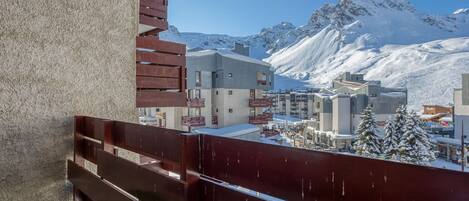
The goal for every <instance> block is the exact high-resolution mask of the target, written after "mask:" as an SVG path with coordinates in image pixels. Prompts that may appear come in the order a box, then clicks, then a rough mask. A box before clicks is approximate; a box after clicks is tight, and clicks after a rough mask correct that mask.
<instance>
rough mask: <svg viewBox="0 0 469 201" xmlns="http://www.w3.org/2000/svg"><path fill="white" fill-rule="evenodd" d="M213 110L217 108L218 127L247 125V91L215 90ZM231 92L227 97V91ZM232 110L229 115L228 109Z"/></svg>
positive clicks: (248, 112) (248, 110) (248, 111)
mask: <svg viewBox="0 0 469 201" xmlns="http://www.w3.org/2000/svg"><path fill="white" fill-rule="evenodd" d="M216 90H218V95H215V99H214V100H215V101H214V104H215V108H218V113H217V116H218V127H226V126H231V125H235V124H245V123H249V114H250V108H249V98H250V96H249V89H220V88H218V89H215V91H216ZM230 90H231V91H233V94H232V95H229V91H230ZM230 108H231V109H233V112H232V113H230V112H229V109H230Z"/></svg>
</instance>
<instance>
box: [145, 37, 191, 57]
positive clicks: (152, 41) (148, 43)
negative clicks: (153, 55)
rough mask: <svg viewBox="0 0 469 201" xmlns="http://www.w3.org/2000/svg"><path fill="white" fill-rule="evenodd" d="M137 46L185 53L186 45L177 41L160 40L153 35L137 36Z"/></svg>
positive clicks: (158, 50)
mask: <svg viewBox="0 0 469 201" xmlns="http://www.w3.org/2000/svg"><path fill="white" fill-rule="evenodd" d="M136 45H137V48H145V49H150V50H154V51H157V52H163V53H169V54H177V55H185V54H186V46H185V45H183V44H179V43H173V42H168V41H161V40H158V39H157V38H155V37H148V36H146V37H142V36H140V37H137V41H136Z"/></svg>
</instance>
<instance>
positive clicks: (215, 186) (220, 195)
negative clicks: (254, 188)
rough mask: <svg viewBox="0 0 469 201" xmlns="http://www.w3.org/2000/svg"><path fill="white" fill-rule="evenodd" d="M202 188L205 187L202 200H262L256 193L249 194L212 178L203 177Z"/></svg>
mask: <svg viewBox="0 0 469 201" xmlns="http://www.w3.org/2000/svg"><path fill="white" fill-rule="evenodd" d="M200 183H201V185H202V186H201V187H202V188H201V189H205V190H204V191H202V192H200V193H202V197H203V199H202V201H238V200H244V201H261V200H264V199H261V198H259V197H256V196H255V195H249V194H247V193H244V192H242V191H236V190H234V189H231V188H228V187H227V186H224V185H222V184H220V183H216V182H213V181H210V180H206V179H201V180H200Z"/></svg>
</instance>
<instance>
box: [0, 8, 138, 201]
mask: <svg viewBox="0 0 469 201" xmlns="http://www.w3.org/2000/svg"><path fill="white" fill-rule="evenodd" d="M137 2H138V1H137V0H119V1H114V0H99V1H97V0H67V1H63V0H34V1H26V0H2V1H0V10H1V12H0V200H35V201H38V200H68V199H69V198H70V193H69V192H70V186H69V185H67V184H66V182H65V159H66V158H67V157H70V156H71V153H72V128H73V125H72V119H73V116H74V115H75V114H83V115H93V116H98V117H106V118H113V119H119V120H126V121H136V120H137V112H136V109H135V35H136V33H137V25H138V24H137V23H138V17H137V16H138V15H137V12H138V7H137V6H138V4H137Z"/></svg>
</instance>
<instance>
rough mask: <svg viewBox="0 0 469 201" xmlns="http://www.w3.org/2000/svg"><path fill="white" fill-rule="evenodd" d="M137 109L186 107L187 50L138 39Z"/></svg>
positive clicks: (150, 38)
mask: <svg viewBox="0 0 469 201" xmlns="http://www.w3.org/2000/svg"><path fill="white" fill-rule="evenodd" d="M137 48H138V50H137V56H136V59H137V107H167V106H174V107H176V106H180V107H182V106H186V105H187V102H186V92H185V89H186V72H185V71H186V68H185V65H186V57H185V53H186V47H185V45H182V44H178V43H173V42H166V41H160V40H158V39H157V38H156V37H151V36H146V37H143V36H140V37H137Z"/></svg>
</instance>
